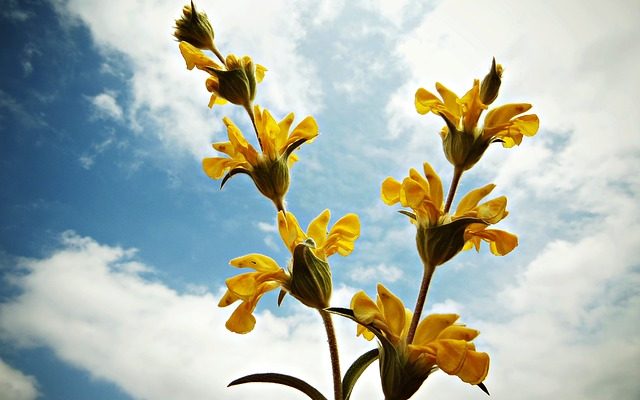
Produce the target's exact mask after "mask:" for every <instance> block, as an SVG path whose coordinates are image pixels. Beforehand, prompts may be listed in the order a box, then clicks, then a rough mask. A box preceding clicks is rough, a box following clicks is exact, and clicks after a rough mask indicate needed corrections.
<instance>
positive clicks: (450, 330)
mask: <svg viewBox="0 0 640 400" xmlns="http://www.w3.org/2000/svg"><path fill="white" fill-rule="evenodd" d="M479 334H480V332H478V331H477V330H475V329H471V328H467V327H466V326H462V325H450V326H448V327H446V328H444V329H443V330H442V332H440V334H439V335H438V339H457V340H466V341H467V342H469V341H471V340H473V339H475V338H476V336H478V335H479Z"/></svg>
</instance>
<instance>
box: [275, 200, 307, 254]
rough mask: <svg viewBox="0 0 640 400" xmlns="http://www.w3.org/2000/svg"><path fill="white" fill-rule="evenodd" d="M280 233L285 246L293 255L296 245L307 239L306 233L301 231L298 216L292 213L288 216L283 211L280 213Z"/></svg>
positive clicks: (288, 213)
mask: <svg viewBox="0 0 640 400" xmlns="http://www.w3.org/2000/svg"><path fill="white" fill-rule="evenodd" d="M278 231H279V232H280V237H281V238H282V241H283V242H284V244H285V245H286V246H287V247H288V248H289V250H290V251H291V254H293V250H294V249H295V247H296V245H298V244H299V243H302V242H303V241H304V240H305V239H306V235H305V233H304V232H303V231H302V229H300V225H299V224H298V220H297V219H296V216H295V215H293V213H292V212H291V211H289V212H287V214H286V216H285V214H284V212H283V211H280V212H278Z"/></svg>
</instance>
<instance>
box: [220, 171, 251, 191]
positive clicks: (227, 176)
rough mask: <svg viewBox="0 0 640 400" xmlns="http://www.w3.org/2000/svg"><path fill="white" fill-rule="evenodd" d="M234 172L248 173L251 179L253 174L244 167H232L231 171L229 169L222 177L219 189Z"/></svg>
mask: <svg viewBox="0 0 640 400" xmlns="http://www.w3.org/2000/svg"><path fill="white" fill-rule="evenodd" d="M236 174H247V175H249V176H250V177H251V179H253V176H252V175H251V174H250V173H249V171H247V170H246V169H244V168H234V169H232V170H231V171H229V173H228V174H226V175H225V176H224V178H223V179H222V183H220V189H222V188H223V187H224V184H225V183H227V181H228V180H229V178H231V177H232V176H234V175H236Z"/></svg>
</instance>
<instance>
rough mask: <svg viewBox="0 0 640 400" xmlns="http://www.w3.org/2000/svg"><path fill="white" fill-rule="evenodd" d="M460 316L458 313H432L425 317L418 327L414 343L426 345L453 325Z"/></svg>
mask: <svg viewBox="0 0 640 400" xmlns="http://www.w3.org/2000/svg"><path fill="white" fill-rule="evenodd" d="M458 318H459V316H458V315H456V314H431V315H428V316H427V317H425V318H424V319H423V320H422V321H421V322H420V323H419V324H418V329H416V335H415V337H414V339H413V343H415V344H416V345H426V344H428V343H429V342H431V341H433V340H435V339H436V338H437V337H438V335H439V334H440V332H442V331H443V330H444V329H445V328H446V327H448V326H450V325H452V324H453V323H454V322H456V320H457V319H458Z"/></svg>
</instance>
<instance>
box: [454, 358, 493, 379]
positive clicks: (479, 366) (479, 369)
mask: <svg viewBox="0 0 640 400" xmlns="http://www.w3.org/2000/svg"><path fill="white" fill-rule="evenodd" d="M488 373H489V355H488V354H487V353H480V352H477V351H471V350H469V351H467V356H466V357H465V359H464V362H463V363H462V367H461V368H460V371H458V377H459V378H460V379H462V380H463V381H464V382H467V383H470V384H472V385H477V384H479V383H480V382H482V381H484V379H485V378H486V377H487V374H488Z"/></svg>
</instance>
